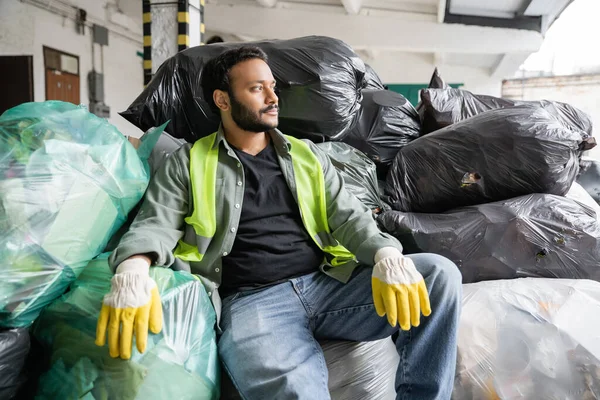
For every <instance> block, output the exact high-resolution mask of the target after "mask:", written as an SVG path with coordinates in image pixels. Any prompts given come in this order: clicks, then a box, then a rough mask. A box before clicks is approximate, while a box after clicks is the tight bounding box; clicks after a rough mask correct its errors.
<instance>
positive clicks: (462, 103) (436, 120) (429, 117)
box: [421, 88, 595, 150]
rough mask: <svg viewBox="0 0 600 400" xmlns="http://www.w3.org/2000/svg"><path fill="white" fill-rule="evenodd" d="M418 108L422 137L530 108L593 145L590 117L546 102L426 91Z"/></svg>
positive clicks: (462, 92)
mask: <svg viewBox="0 0 600 400" xmlns="http://www.w3.org/2000/svg"><path fill="white" fill-rule="evenodd" d="M421 104H422V109H421V122H422V125H423V134H426V133H430V132H433V131H436V130H438V129H442V128H445V127H446V126H449V125H452V124H454V123H456V122H459V121H463V120H465V119H468V118H471V117H473V116H475V115H477V114H481V113H482V112H485V111H489V110H495V109H498V108H509V107H516V106H520V105H532V106H537V107H541V108H544V109H546V110H547V111H548V112H549V113H550V114H552V115H553V116H554V117H555V118H556V119H558V120H559V121H560V122H561V123H562V124H563V125H564V126H566V127H569V128H571V129H574V130H579V131H583V132H585V133H587V134H588V139H589V142H590V143H589V146H592V147H593V144H594V143H595V142H593V139H592V137H591V136H592V121H591V119H590V117H589V116H588V115H587V114H585V113H584V112H582V111H581V110H579V109H577V108H575V107H573V106H571V105H569V104H566V103H560V102H557V101H548V100H540V101H523V100H520V101H515V100H509V99H502V98H498V97H493V96H485V95H479V94H478V95H475V94H473V93H471V92H469V91H467V90H462V89H452V88H444V89H442V88H440V89H434V88H428V89H423V90H422V91H421ZM590 148H591V147H590ZM585 150H588V149H585Z"/></svg>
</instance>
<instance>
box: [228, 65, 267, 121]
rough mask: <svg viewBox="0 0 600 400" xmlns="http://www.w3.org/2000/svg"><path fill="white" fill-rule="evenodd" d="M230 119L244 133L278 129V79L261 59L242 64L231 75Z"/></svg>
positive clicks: (233, 69) (232, 70)
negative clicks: (276, 91) (276, 79)
mask: <svg viewBox="0 0 600 400" xmlns="http://www.w3.org/2000/svg"><path fill="white" fill-rule="evenodd" d="M229 82H230V93H229V99H230V102H231V118H232V119H233V121H234V122H235V123H236V124H237V125H238V126H239V127H240V128H242V129H243V130H245V131H250V132H265V131H268V130H270V129H274V128H277V125H278V123H279V120H278V115H279V107H278V101H279V99H278V98H277V95H276V94H275V78H273V74H272V73H271V69H270V68H269V66H268V65H267V64H266V63H265V62H264V61H262V60H260V59H253V60H248V61H244V62H241V63H239V64H237V65H236V66H234V67H233V68H232V69H231V71H230V72H229Z"/></svg>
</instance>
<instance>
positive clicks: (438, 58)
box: [433, 52, 446, 67]
mask: <svg viewBox="0 0 600 400" xmlns="http://www.w3.org/2000/svg"><path fill="white" fill-rule="evenodd" d="M444 64H446V54H444V53H440V52H435V53H433V66H434V67H441V66H443V65H444Z"/></svg>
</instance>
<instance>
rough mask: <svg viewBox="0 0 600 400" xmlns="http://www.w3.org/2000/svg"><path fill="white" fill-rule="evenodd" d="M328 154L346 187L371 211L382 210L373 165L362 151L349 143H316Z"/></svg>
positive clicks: (382, 206)
mask: <svg viewBox="0 0 600 400" xmlns="http://www.w3.org/2000/svg"><path fill="white" fill-rule="evenodd" d="M316 146H317V147H318V148H320V149H321V150H322V151H323V152H324V153H325V154H327V155H328V156H329V159H330V160H331V163H332V164H333V166H334V167H335V168H336V169H337V171H338V172H339V173H340V174H341V175H342V178H343V179H344V183H345V185H346V189H347V190H348V191H349V192H350V193H352V194H353V195H354V196H356V197H357V198H358V199H359V200H360V201H361V202H362V203H363V204H364V205H366V206H367V207H368V208H369V209H370V210H372V211H373V212H379V211H381V210H383V208H384V205H383V202H382V201H381V199H380V196H379V187H378V185H377V172H376V170H375V165H374V164H373V162H372V161H371V160H369V159H368V158H367V157H366V156H365V155H364V154H363V153H361V152H360V151H358V150H356V149H355V148H353V147H352V146H350V145H347V144H345V143H339V142H325V143H319V144H317V145H316Z"/></svg>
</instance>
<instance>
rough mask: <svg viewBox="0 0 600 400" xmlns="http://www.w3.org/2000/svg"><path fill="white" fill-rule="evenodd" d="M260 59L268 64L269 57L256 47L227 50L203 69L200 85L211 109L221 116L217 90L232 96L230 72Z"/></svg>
mask: <svg viewBox="0 0 600 400" xmlns="http://www.w3.org/2000/svg"><path fill="white" fill-rule="evenodd" d="M257 58H258V59H260V60H263V61H264V62H268V57H267V55H266V54H265V52H264V51H262V50H261V49H260V48H258V47H256V46H243V47H238V48H235V49H231V50H227V51H226V52H224V53H222V54H221V55H219V56H217V57H215V58H213V59H211V60H210V61H208V62H207V63H206V65H205V66H204V68H203V69H202V77H201V78H200V85H201V86H202V93H203V95H204V100H206V102H207V103H208V105H209V106H210V108H211V109H212V110H213V111H214V112H216V113H217V114H219V107H217V105H216V104H215V102H214V100H213V93H214V92H215V90H217V89H218V90H222V91H224V92H227V93H229V95H230V96H231V94H232V93H231V87H230V85H229V72H230V71H231V68H233V67H234V66H235V65H237V64H239V63H241V62H244V61H247V60H253V59H257Z"/></svg>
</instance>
